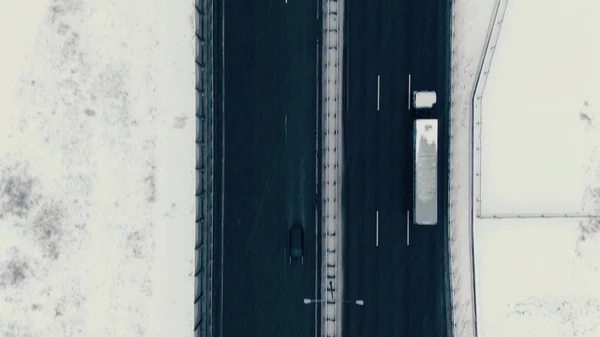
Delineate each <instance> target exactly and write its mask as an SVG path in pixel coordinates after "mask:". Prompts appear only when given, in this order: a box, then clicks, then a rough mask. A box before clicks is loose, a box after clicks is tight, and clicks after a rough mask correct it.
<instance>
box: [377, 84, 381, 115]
mask: <svg viewBox="0 0 600 337" xmlns="http://www.w3.org/2000/svg"><path fill="white" fill-rule="evenodd" d="M380 89H381V81H380V78H379V75H377V111H379V94H380Z"/></svg>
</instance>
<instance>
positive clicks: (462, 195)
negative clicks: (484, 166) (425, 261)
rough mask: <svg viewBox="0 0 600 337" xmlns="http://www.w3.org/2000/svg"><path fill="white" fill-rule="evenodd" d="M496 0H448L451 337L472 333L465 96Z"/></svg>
mask: <svg viewBox="0 0 600 337" xmlns="http://www.w3.org/2000/svg"><path fill="white" fill-rule="evenodd" d="M496 1H497V0H454V1H453V3H452V7H453V10H452V56H451V61H452V73H451V82H452V87H451V91H452V92H451V99H452V102H451V111H450V113H451V125H450V134H451V135H450V138H451V141H450V166H449V167H450V169H449V170H450V182H449V186H450V193H449V194H450V214H449V227H450V235H449V237H450V264H451V266H450V269H451V280H450V283H451V285H450V286H451V289H452V311H453V312H452V316H453V331H454V337H474V336H475V317H474V310H475V306H474V294H473V293H472V282H473V275H472V272H471V250H470V247H471V227H470V226H471V224H470V214H469V207H470V205H469V203H470V176H469V162H470V160H471V154H470V152H469V151H470V136H469V135H470V130H471V124H470V118H471V95H472V93H473V87H474V85H475V78H476V76H477V71H478V67H479V62H480V59H481V55H482V51H483V48H484V44H485V39H486V33H487V31H486V29H487V27H488V25H489V22H490V20H491V17H492V13H493V8H494V5H495V3H496Z"/></svg>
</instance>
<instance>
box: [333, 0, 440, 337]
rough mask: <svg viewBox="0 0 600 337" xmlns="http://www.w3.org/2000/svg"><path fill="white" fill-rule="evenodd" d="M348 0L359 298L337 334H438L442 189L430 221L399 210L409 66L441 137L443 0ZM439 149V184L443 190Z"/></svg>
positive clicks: (354, 261) (353, 270)
mask: <svg viewBox="0 0 600 337" xmlns="http://www.w3.org/2000/svg"><path fill="white" fill-rule="evenodd" d="M346 4H347V5H346V24H347V26H346V30H345V31H346V37H345V38H346V40H345V41H346V42H345V43H346V46H347V50H346V58H345V60H346V69H345V70H346V72H345V85H346V88H347V89H348V90H347V91H346V92H345V95H346V97H345V100H344V102H345V103H346V106H345V107H344V110H345V114H344V123H345V125H344V135H345V140H344V141H345V150H346V151H345V154H344V156H345V166H344V167H345V177H344V179H345V181H344V191H345V193H344V200H345V204H344V211H345V219H346V223H345V229H344V236H345V255H344V272H345V274H344V275H345V283H344V289H345V293H344V296H345V298H346V299H349V300H353V299H363V300H364V301H365V305H364V307H360V308H356V307H352V306H345V308H344V328H343V329H344V334H345V335H348V336H373V335H374V336H379V335H381V336H383V335H388V336H389V335H391V336H444V335H445V328H446V327H445V319H446V316H445V315H446V312H445V308H446V303H445V302H444V301H445V296H443V289H444V288H443V286H444V284H443V281H444V274H443V271H444V268H443V266H444V264H443V263H444V260H443V256H444V255H443V252H444V249H445V248H444V241H443V240H444V235H443V234H444V229H445V226H446V225H447V224H446V221H445V216H444V215H443V214H442V213H441V212H444V213H445V209H446V204H447V203H446V200H445V199H444V194H443V193H439V195H438V198H439V199H438V206H439V212H440V213H438V214H439V215H440V222H439V223H438V225H436V226H416V225H412V224H411V225H410V233H408V232H407V218H406V217H407V213H406V212H407V210H410V209H411V208H412V179H413V173H412V170H413V159H412V151H413V150H412V149H413V138H412V137H413V135H412V127H413V126H412V123H413V121H414V118H415V117H416V112H415V111H414V109H410V110H409V107H408V103H409V102H408V100H409V98H408V95H409V94H408V93H409V82H408V75H409V74H411V83H410V86H411V87H412V89H413V90H415V89H417V90H418V89H423V90H435V91H436V92H437V93H438V103H437V105H436V107H435V108H434V109H433V110H431V111H429V112H427V113H426V114H424V115H423V117H437V118H439V119H440V123H441V124H440V129H441V130H442V131H441V133H443V134H440V139H444V138H445V135H446V133H445V132H446V131H445V129H444V127H443V125H445V123H447V119H446V117H445V115H446V114H447V108H446V105H447V96H446V94H445V92H446V88H445V86H446V82H445V81H446V80H447V77H446V76H447V73H446V71H447V69H446V67H447V64H446V63H447V61H446V58H445V56H444V55H445V48H446V43H445V37H446V35H445V29H446V26H447V25H448V21H447V14H448V12H447V3H446V2H444V1H433V0H428V1H417V0H414V1H409V0H401V1H392V0H378V1H373V2H368V3H365V2H364V1H359V0H349V1H347V3H346ZM378 75H379V90H378V89H377V88H378V86H377V82H378V81H377V76H378ZM378 91H379V94H378ZM377 97H379V109H378V107H377ZM442 145H443V144H442ZM444 151H445V150H444V149H440V150H439V157H440V164H443V165H442V166H440V167H439V177H440V179H439V180H440V184H441V185H440V186H439V187H438V190H439V191H444V188H445V187H444V186H445V182H444V181H443V180H444V179H441V178H444V177H445V176H446V169H445V163H446V160H445V152H444ZM376 214H378V218H379V219H378V220H379V226H377V220H376ZM409 221H410V222H411V223H412V216H411V219H409ZM377 227H378V228H377ZM377 234H378V236H377ZM407 238H408V239H409V242H407Z"/></svg>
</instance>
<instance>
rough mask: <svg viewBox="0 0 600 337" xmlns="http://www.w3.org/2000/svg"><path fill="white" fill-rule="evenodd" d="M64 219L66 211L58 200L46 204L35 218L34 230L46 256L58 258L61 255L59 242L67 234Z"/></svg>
mask: <svg viewBox="0 0 600 337" xmlns="http://www.w3.org/2000/svg"><path fill="white" fill-rule="evenodd" d="M64 221H65V211H64V209H63V208H62V207H61V206H60V205H59V204H58V203H56V202H51V203H46V204H44V205H43V207H42V208H41V209H40V211H39V212H38V213H37V215H36V217H35V219H34V220H33V224H32V225H33V231H34V234H35V237H36V239H37V241H38V243H39V244H40V246H41V248H42V250H43V251H44V257H49V258H51V259H52V260H56V259H58V257H59V256H60V249H59V243H60V242H61V240H62V239H63V237H64V234H65V233H64V223H63V222H64Z"/></svg>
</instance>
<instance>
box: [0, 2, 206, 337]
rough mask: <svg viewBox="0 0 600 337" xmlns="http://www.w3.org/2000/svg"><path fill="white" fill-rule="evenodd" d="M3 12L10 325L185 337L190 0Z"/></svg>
mask: <svg viewBox="0 0 600 337" xmlns="http://www.w3.org/2000/svg"><path fill="white" fill-rule="evenodd" d="M0 6H2V7H1V10H0V13H1V14H0V22H1V23H2V25H3V26H2V27H1V28H3V29H0V31H1V34H3V38H2V41H3V42H5V45H3V58H4V59H5V60H8V62H6V61H5V62H3V63H2V69H1V71H2V74H3V76H2V78H1V80H0V88H1V89H2V90H0V91H1V92H2V95H1V96H0V116H1V119H2V123H1V124H0V134H2V135H3V139H4V140H3V142H0V158H2V160H1V161H0V266H1V267H0V271H1V272H0V335H2V336H10V335H18V336H25V335H26V336H61V337H62V336H117V335H119V336H120V335H127V336H165V335H167V334H171V335H178V336H185V335H189V336H191V335H192V329H193V306H192V301H193V277H194V276H193V269H194V268H193V259H194V199H193V194H194V185H195V175H194V146H195V145H194V142H193V139H194V135H195V125H194V123H193V114H194V68H193V67H194V63H193V60H194V39H193V31H194V29H193V25H194V19H193V18H194V16H193V15H194V7H193V2H191V1H190V3H185V2H183V3H172V2H168V1H164V0H151V1H150V2H148V1H145V2H141V1H134V0H129V1H110V2H106V1H77V0H64V1H62V0H57V1H50V0H35V1H34V2H28V3H27V4H23V5H20V4H17V2H14V1H13V2H10V3H6V2H5V3H3V4H1V5H0ZM15 32H16V33H15ZM4 34H6V36H8V38H5V36H4ZM5 74H6V76H5Z"/></svg>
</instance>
